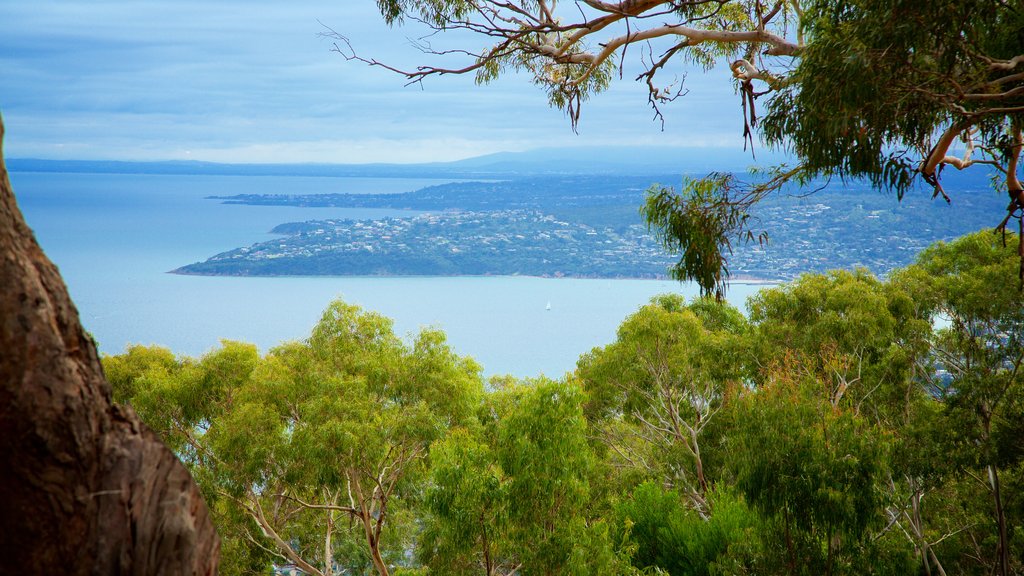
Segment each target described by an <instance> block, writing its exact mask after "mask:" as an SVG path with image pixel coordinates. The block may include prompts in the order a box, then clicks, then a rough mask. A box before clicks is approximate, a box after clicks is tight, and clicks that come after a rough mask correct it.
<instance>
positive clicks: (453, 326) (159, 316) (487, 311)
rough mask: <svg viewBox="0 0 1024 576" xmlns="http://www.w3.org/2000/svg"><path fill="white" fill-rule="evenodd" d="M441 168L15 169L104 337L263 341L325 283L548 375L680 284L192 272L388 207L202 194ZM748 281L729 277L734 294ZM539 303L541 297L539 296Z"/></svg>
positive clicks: (499, 360)
mask: <svg viewBox="0 0 1024 576" xmlns="http://www.w3.org/2000/svg"><path fill="white" fill-rule="evenodd" d="M450 181H451V180H431V179H410V178H339V177H301V176H294V177H293V176H181V175H154V174H79V173H35V172H12V173H11V182H12V185H13V186H14V191H15V195H16V197H17V199H18V203H19V206H20V207H21V209H22V211H23V213H24V214H25V219H26V220H27V221H28V224H29V226H31V227H32V229H33V230H34V231H35V233H36V237H37V239H38V240H39V243H40V244H41V245H42V247H43V249H44V250H45V251H46V253H47V255H48V256H49V257H50V258H51V259H52V260H53V261H54V262H55V263H56V264H57V266H58V267H59V268H60V271H61V274H62V275H63V277H64V280H65V282H66V283H67V285H68V290H69V291H70V293H71V297H72V299H73V300H74V302H75V304H76V306H77V307H78V310H79V314H80V316H81V318H82V323H83V324H84V326H85V328H86V329H87V330H88V331H89V332H90V333H92V335H93V336H94V337H95V338H96V340H97V341H98V343H99V348H100V352H101V353H104V354H118V353H120V352H122V351H123V350H124V349H125V347H126V346H128V345H130V344H146V345H150V344H156V345H161V346H166V347H168V348H170V349H171V350H172V351H174V352H175V353H177V354H181V355H189V356H199V355H202V354H204V353H206V352H208V351H210V350H211V349H214V348H215V347H216V346H218V343H219V342H220V340H221V339H227V340H239V341H244V342H251V343H254V344H256V345H257V346H258V347H259V348H260V350H261V351H264V352H265V351H267V350H269V349H270V348H271V347H273V346H275V345H277V344H280V343H282V342H285V341H289V340H302V339H304V338H306V337H307V336H308V335H309V332H310V330H311V329H312V327H313V326H314V325H315V324H316V322H317V321H318V320H319V318H320V315H321V314H322V312H323V310H324V309H325V308H326V307H327V305H328V304H329V303H330V302H331V301H332V300H334V299H336V298H341V299H343V300H345V301H346V302H349V303H351V304H356V305H358V306H361V307H362V308H364V309H366V310H372V311H375V312H379V313H381V314H383V315H385V316H388V317H389V318H391V319H393V321H394V327H395V331H396V333H398V334H399V335H401V336H405V337H411V335H413V334H415V333H416V332H417V331H418V330H420V329H421V328H423V327H427V326H429V327H436V328H440V329H442V330H444V332H445V333H446V334H447V336H448V341H449V344H450V345H451V346H452V348H453V349H454V351H455V352H456V353H458V354H461V355H466V356H471V357H473V358H474V359H475V360H476V361H477V362H479V363H480V364H481V365H482V366H483V369H484V373H485V374H486V375H499V374H511V375H514V376H518V377H532V376H538V375H542V374H543V375H546V376H549V377H560V376H562V375H563V374H564V373H565V372H567V371H570V370H572V369H573V368H574V367H575V364H576V361H577V359H578V358H579V356H580V355H581V354H583V353H585V352H587V351H589V350H591V349H592V348H594V347H595V346H603V345H606V344H608V343H610V342H612V341H613V340H614V339H615V331H616V329H617V328H618V326H619V324H620V323H621V322H622V321H623V319H625V317H626V316H627V315H629V314H631V313H633V312H635V311H636V310H637V308H639V307H640V306H642V305H644V304H645V303H647V302H648V301H649V300H650V298H651V297H652V296H655V295H657V294H662V293H670V292H672V293H681V294H683V295H686V296H687V297H692V296H694V295H696V293H697V288H696V286H695V285H691V284H680V283H678V282H673V281H667V280H666V281H656V280H593V279H586V280H583V279H567V278H558V279H556V278H530V277H518V276H516V277H283V278H249V277H201V276H181V275H175V274H169V273H168V271H170V270H173V269H175V268H177V267H179V266H182V265H184V264H189V263H192V262H197V261H201V260H205V259H206V258H208V257H210V256H212V255H214V254H216V253H219V252H222V251H225V250H230V249H232V248H237V247H240V246H248V245H250V244H252V243H254V242H260V241H264V240H268V239H270V238H273V235H271V234H269V230H270V229H271V228H273V227H274V226H276V225H278V224H281V223H284V222H295V221H303V220H314V219H325V218H379V217H383V216H389V215H398V214H408V212H400V211H396V210H377V209H338V208H300V207H285V206H243V205H228V204H222V203H219V202H218V201H214V200H208V199H206V197H207V196H210V195H231V194H242V193H254V194H327V193H345V192H349V193H374V192H376V193H398V192H406V191H412V190H415V189H418V188H421V187H424V186H429V185H431V184H440V183H443V182H450ZM758 289H760V286H758V285H747V284H734V285H733V286H732V287H731V289H730V293H729V300H730V301H731V302H732V303H733V304H734V305H737V306H739V307H740V308H741V309H742V308H743V304H744V302H745V301H746V299H747V297H749V296H750V295H751V294H753V293H755V292H756V291H757V290H758ZM549 304H550V307H549V306H548V305H549Z"/></svg>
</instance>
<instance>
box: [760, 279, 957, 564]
mask: <svg viewBox="0 0 1024 576" xmlns="http://www.w3.org/2000/svg"><path fill="white" fill-rule="evenodd" d="M916 296H917V295H916V294H913V293H911V292H908V291H907V290H905V287H904V285H903V284H902V283H893V282H883V281H881V280H879V279H877V278H875V277H874V276H872V275H871V274H869V273H867V272H866V271H864V270H858V271H854V272H846V271H833V272H830V273H828V274H807V275H804V276H802V277H800V278H799V279H798V280H796V281H794V282H791V283H788V284H785V285H782V286H779V287H777V288H772V289H766V290H763V291H762V292H760V293H759V294H757V295H756V296H754V297H753V298H751V300H750V303H749V306H750V316H751V323H752V324H753V325H754V330H753V332H754V334H755V338H754V339H753V343H754V344H753V350H754V351H755V355H756V357H757V361H756V366H757V370H756V371H755V373H754V375H753V377H754V379H755V380H756V381H757V382H758V383H759V384H760V383H764V382H768V381H770V379H771V378H773V377H775V376H774V375H775V374H776V373H777V371H778V370H779V369H780V368H785V369H786V370H788V371H799V372H802V373H803V374H804V376H803V377H804V378H807V379H812V380H814V381H815V382H817V386H818V392H817V394H818V396H819V398H818V399H817V400H816V401H822V402H827V403H828V404H830V405H831V406H833V408H834V409H835V410H843V411H849V412H851V413H852V414H853V415H855V416H857V417H858V418H863V419H865V420H866V421H867V422H868V423H870V424H871V425H872V426H874V427H877V428H878V429H879V430H883V431H885V434H886V435H888V437H889V439H890V444H891V445H890V446H889V448H888V449H889V450H891V451H892V453H893V454H894V456H893V457H892V458H891V463H890V464H889V465H887V466H886V467H885V468H884V478H883V480H882V481H881V482H879V484H878V485H877V486H876V489H877V490H878V491H879V493H881V494H885V495H886V498H887V500H886V502H885V504H886V508H885V514H886V517H887V529H888V530H890V531H892V532H893V533H895V534H901V535H903V536H905V538H906V539H907V541H908V542H909V543H910V544H911V545H912V546H913V547H914V549H915V552H916V555H917V556H918V558H919V560H920V562H921V565H922V569H923V570H924V572H925V573H926V574H932V573H938V574H944V573H945V572H944V569H943V562H942V560H941V559H940V557H939V554H938V553H937V552H936V550H934V549H933V547H932V546H931V545H930V544H931V543H932V542H935V541H940V540H943V539H945V538H947V537H949V536H950V535H953V534H955V533H957V532H958V531H960V530H961V529H963V528H964V526H966V525H967V524H968V522H965V521H963V518H962V517H961V516H959V515H956V514H946V515H939V516H936V515H933V514H927V513H925V512H926V511H927V510H929V509H931V503H932V502H933V501H934V502H935V504H936V506H935V508H936V509H938V507H939V506H941V505H942V504H941V501H942V500H944V499H946V498H947V496H948V495H947V494H943V493H940V492H938V490H940V489H941V488H942V486H943V485H944V477H945V472H946V471H947V468H946V467H945V466H944V465H943V456H942V452H941V448H940V443H939V441H938V438H937V436H936V434H935V430H936V427H937V424H936V419H937V406H936V405H935V402H934V399H933V397H932V395H931V394H932V393H933V389H932V387H931V386H930V383H931V382H932V380H933V379H932V374H933V373H934V366H933V364H932V363H931V361H930V354H931V341H930V337H931V334H932V323H931V315H930V313H929V311H928V309H927V307H926V306H925V305H924V303H923V301H922V300H921V299H920V298H919V297H916ZM951 556H955V554H952V555H951Z"/></svg>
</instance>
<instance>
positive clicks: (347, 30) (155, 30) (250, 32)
mask: <svg viewBox="0 0 1024 576" xmlns="http://www.w3.org/2000/svg"><path fill="white" fill-rule="evenodd" d="M318 21H319V22H323V23H324V24H326V25H329V26H331V27H332V28H334V29H336V30H338V31H339V32H341V33H344V34H346V35H348V36H349V37H350V38H351V39H352V41H353V44H354V45H355V46H356V48H357V49H358V50H359V51H360V53H361V54H363V55H366V56H373V57H376V58H378V59H381V60H386V61H388V62H394V63H396V64H398V65H401V66H413V65H415V64H416V63H417V62H419V61H421V60H422V59H423V56H422V55H421V54H420V53H419V52H418V51H417V50H416V49H415V48H414V47H412V46H411V45H410V43H409V40H408V38H409V37H415V36H419V35H420V34H421V31H419V30H416V29H411V28H394V29H391V28H388V27H387V26H385V25H384V24H383V22H382V20H381V17H380V14H379V13H378V12H377V6H376V2H375V1H374V0H331V1H327V0H296V1H293V2H279V1H275V2H269V1H263V0H246V1H236V0H217V1H215V2H209V1H197V0H173V1H164V0H90V1H88V2H84V1H82V0H61V1H56V0H10V1H6V2H2V3H0V113H2V114H3V117H4V121H5V124H6V127H7V139H6V143H5V152H6V155H7V156H8V157H10V158H81V159H124V160H164V159H198V160H208V161H217V162H344V163H348V162H421V161H437V160H454V159H459V158H464V157H469V156H476V155H480V154H487V153H491V152H498V151H520V150H527V149H531V148H539V147H547V146H592V145H593V146H601V145H608V144H615V145H665V146H697V147H703V146H716V147H717V146H725V147H728V148H730V149H731V150H735V149H736V148H741V147H742V139H741V136H740V134H741V131H742V124H741V122H742V120H741V117H740V114H739V106H740V102H739V98H738V97H737V96H736V95H735V94H734V92H733V88H732V84H731V82H730V78H729V72H728V70H727V69H725V68H724V67H723V68H720V69H717V70H714V71H713V72H711V73H710V74H708V75H703V74H701V73H699V72H694V73H691V74H690V75H689V77H688V78H687V86H688V87H689V89H690V94H689V95H687V96H686V97H685V98H683V99H680V100H679V101H677V102H676V103H674V104H671V105H669V106H668V107H667V108H666V109H665V112H666V114H665V116H666V123H665V129H664V131H662V129H661V125H660V123H658V122H654V121H652V114H651V111H650V109H649V108H648V107H647V100H646V92H645V88H644V87H643V86H641V85H639V84H637V83H635V82H633V80H632V77H631V76H629V75H628V74H627V75H626V77H625V79H624V80H622V81H619V82H617V83H616V84H615V86H614V88H613V89H612V90H610V91H608V92H606V93H604V94H601V95H599V96H598V97H597V98H596V100H592V101H591V102H589V103H587V104H586V105H585V108H584V111H583V118H582V121H581V123H580V129H579V132H580V133H579V135H575V134H573V133H572V131H571V129H570V126H569V122H568V120H567V119H566V117H565V116H564V115H563V113H562V112H561V111H560V110H556V109H551V108H549V107H548V106H547V103H546V98H545V96H544V94H543V93H542V92H541V91H540V90H539V89H537V88H535V87H534V86H532V85H531V84H530V83H529V82H528V80H527V79H526V78H522V77H508V78H505V79H503V80H501V81H499V82H497V83H495V84H492V85H489V86H482V87H481V86H475V85H474V83H473V79H472V78H471V77H453V76H446V77H438V78H431V79H428V80H427V81H426V83H425V85H424V87H423V89H420V88H419V87H415V86H414V87H405V86H404V81H403V79H402V78H401V77H399V76H397V75H395V74H392V73H390V72H387V71H385V70H383V69H379V68H369V67H367V66H365V65H363V64H360V63H357V62H346V61H345V60H344V59H343V58H342V57H341V56H339V55H338V54H335V53H332V52H331V51H330V48H331V43H330V42H329V41H327V40H326V39H324V38H322V37H319V36H318V33H319V32H321V31H323V30H324V29H323V28H322V27H321V24H320V23H319V22H318ZM443 41H444V39H440V40H435V42H443ZM451 64H456V62H451ZM666 80H668V78H666Z"/></svg>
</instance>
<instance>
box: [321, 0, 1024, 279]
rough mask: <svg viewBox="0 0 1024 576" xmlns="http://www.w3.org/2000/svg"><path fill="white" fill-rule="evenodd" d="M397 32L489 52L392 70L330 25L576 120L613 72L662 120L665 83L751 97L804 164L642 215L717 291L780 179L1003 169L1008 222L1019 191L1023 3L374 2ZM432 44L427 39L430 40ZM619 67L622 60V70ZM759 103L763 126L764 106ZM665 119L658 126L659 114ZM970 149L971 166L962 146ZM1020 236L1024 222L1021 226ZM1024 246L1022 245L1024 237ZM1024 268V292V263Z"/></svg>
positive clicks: (773, 132)
mask: <svg viewBox="0 0 1024 576" xmlns="http://www.w3.org/2000/svg"><path fill="white" fill-rule="evenodd" d="M378 6H379V7H380V9H381V13H382V14H383V16H384V18H385V20H386V21H387V22H388V23H389V24H402V23H403V22H405V21H415V22H418V23H420V24H421V25H423V26H425V27H426V28H427V29H428V32H438V31H442V32H443V31H453V30H454V31H461V32H468V33H469V37H470V38H472V37H473V35H475V37H476V38H479V39H480V40H481V44H482V45H479V46H471V45H467V44H468V43H470V42H472V41H471V40H465V38H467V35H465V34H463V35H460V36H459V38H460V40H459V42H462V44H460V45H456V46H454V47H451V48H436V47H435V44H434V43H436V42H437V41H438V40H437V38H436V37H434V35H433V34H430V35H429V37H430V38H431V39H430V40H429V41H428V40H426V39H425V40H423V41H422V42H420V43H419V45H418V47H419V48H420V50H422V51H423V53H424V58H425V59H433V58H434V57H436V58H438V59H441V60H444V59H447V60H445V62H450V61H451V60H456V61H457V62H456V63H454V64H446V63H433V61H432V62H431V63H427V64H424V65H422V66H419V67H417V68H415V69H412V70H400V69H398V68H395V67H393V66H390V65H388V64H387V63H384V62H380V61H378V60H375V59H373V58H367V57H364V56H361V55H359V53H357V52H356V51H355V49H354V48H353V46H352V45H351V43H350V42H349V41H348V39H347V38H346V37H345V36H344V35H343V34H341V33H339V32H336V31H334V30H330V29H328V31H327V33H326V35H327V36H329V37H331V38H333V39H334V40H335V50H336V51H337V52H339V53H340V54H342V55H343V56H344V57H345V58H347V59H349V60H357V61H361V62H365V63H367V64H369V65H372V66H382V67H384V68H387V69H389V70H392V71H394V72H396V73H399V74H402V75H403V76H405V78H406V79H408V80H409V81H410V82H422V81H423V80H424V79H426V78H428V77H430V76H440V75H445V74H469V73H472V74H475V75H476V79H477V81H478V82H488V81H491V80H493V79H495V78H497V77H498V76H499V75H500V74H502V73H504V72H519V73H525V74H527V75H528V76H529V77H530V79H531V80H532V82H533V83H534V84H536V85H537V86H539V87H540V88H541V89H542V90H544V92H545V93H546V94H547V97H548V101H549V102H550V104H551V105H552V106H557V107H559V108H562V109H564V110H565V111H566V113H567V115H568V116H569V119H570V122H571V124H572V125H573V126H574V127H575V126H576V124H577V123H578V122H579V121H580V109H581V106H582V104H583V102H584V101H586V100H587V99H588V98H589V97H591V96H593V95H594V94H597V93H599V92H601V91H602V90H603V89H605V88H607V87H608V86H609V85H610V83H611V82H612V81H613V77H614V75H615V72H616V68H617V69H618V70H617V71H618V73H619V76H620V77H621V76H622V75H624V74H625V71H626V70H629V71H631V72H630V74H631V75H633V74H634V73H635V80H637V81H640V82H644V83H645V84H646V86H647V89H648V102H649V104H650V105H651V106H652V107H653V108H654V111H655V114H656V116H657V117H661V116H662V115H661V109H660V107H661V105H663V104H665V103H667V102H671V101H673V100H675V99H676V98H678V97H679V96H681V95H682V94H683V93H684V90H683V85H682V83H681V82H679V81H678V80H677V78H678V76H676V77H675V78H676V79H674V80H672V81H670V82H667V83H666V82H664V81H662V80H661V75H662V73H665V72H668V71H670V70H676V71H678V70H679V68H680V67H682V68H683V69H684V70H685V69H686V68H688V67H693V68H697V69H699V70H704V71H707V70H710V69H711V68H713V67H714V66H715V65H716V64H717V63H719V62H721V61H725V60H727V61H729V68H730V70H731V72H732V77H733V79H734V82H735V86H736V89H737V92H738V95H739V97H740V101H741V103H742V105H743V118H742V120H743V125H744V136H745V138H747V140H749V141H750V143H751V145H753V144H754V141H755V139H758V138H760V139H761V140H763V142H765V143H767V144H768V145H769V146H773V147H777V148H780V149H783V150H787V151H790V152H792V153H794V154H795V156H796V159H797V163H796V165H794V166H779V167H775V168H771V169H769V170H767V171H766V173H765V174H764V175H763V176H760V177H758V178H756V179H754V180H752V181H750V182H743V181H741V180H739V179H738V178H736V177H735V176H733V175H723V174H712V175H710V176H709V177H707V178H703V179H694V180H689V181H688V182H687V183H686V184H685V185H684V189H683V190H681V191H680V192H678V193H677V192H676V191H675V190H673V189H670V188H662V187H654V188H652V189H651V190H650V191H649V199H648V203H647V206H646V208H645V212H646V215H647V217H648V221H649V222H650V223H651V225H652V227H654V228H655V229H656V231H657V233H658V234H659V236H661V238H662V240H663V241H664V243H665V244H666V247H668V248H669V249H670V250H672V251H674V252H680V253H681V254H682V257H681V259H680V261H679V262H678V263H677V264H676V265H675V266H674V268H673V270H672V274H673V275H674V276H675V277H677V278H680V279H687V280H695V281H697V283H698V284H699V285H700V287H701V290H702V292H703V293H705V294H716V295H717V296H719V297H721V295H722V292H723V291H724V289H725V285H726V282H727V280H728V268H727V265H726V262H727V258H728V256H729V254H730V253H731V250H732V245H733V242H735V241H751V240H754V239H755V238H756V239H758V240H759V241H763V240H764V239H765V236H764V234H763V233H759V231H758V230H756V229H755V227H754V226H755V225H754V222H753V221H752V220H751V219H750V218H749V210H750V208H751V207H752V206H753V205H754V204H756V202H757V201H759V200H760V199H761V198H763V197H764V196H765V195H766V194H769V193H771V192H773V191H776V190H779V189H780V188H782V187H783V186H784V185H786V184H787V183H788V182H793V181H795V182H797V183H798V184H801V185H805V184H807V183H809V182H811V181H812V180H813V179H815V178H821V177H840V178H849V177H866V178H868V179H869V180H870V181H871V182H872V183H874V184H875V185H878V186H883V187H885V188H889V189H892V190H895V192H896V193H897V196H899V197H902V194H903V193H904V192H905V191H907V190H908V189H910V188H911V187H912V186H913V185H914V183H915V181H917V180H922V181H924V182H925V183H927V184H928V185H930V186H932V187H934V189H935V192H936V194H941V195H943V196H944V197H947V198H948V196H947V195H946V193H945V192H944V190H943V188H942V185H941V183H940V177H941V170H942V167H944V166H947V165H952V166H954V167H956V168H958V169H963V168H966V167H968V166H970V165H973V164H982V165H988V166H991V167H994V168H995V169H997V170H999V171H1001V172H1002V180H1003V182H1004V183H1005V186H1006V189H1007V190H1008V192H1009V193H1010V197H1011V203H1010V205H1009V207H1008V209H1007V215H1006V219H1005V220H1004V221H1003V222H1002V223H1001V224H1000V225H999V227H1003V226H1005V225H1006V224H1007V222H1008V221H1009V219H1010V218H1011V217H1014V215H1015V214H1016V213H1017V211H1018V210H1019V209H1022V208H1024V196H1022V195H1021V191H1022V187H1021V184H1020V180H1019V177H1018V175H1017V174H1018V164H1019V158H1020V154H1021V150H1022V149H1024V139H1022V126H1024V124H1022V120H1021V118H1022V113H1024V52H1022V46H1024V42H1022V40H1021V30H1022V28H1024V11H1021V10H1020V8H1019V6H1016V5H1015V4H1014V3H1011V2H1005V0H981V1H979V2H970V3H964V2H955V1H953V0H939V1H938V2H917V1H915V0H897V1H890V0H807V1H797V0H767V1H766V0H683V1H679V0H618V1H615V0H613V1H605V0H575V1H573V2H557V1H556V0H512V1H504V0H438V1H431V2H424V1H422V0H379V1H378ZM426 37H427V36H425V38H426ZM627 58H629V60H628V63H627ZM764 97H767V101H766V102H765V103H764V104H763V105H762V107H763V108H764V109H766V110H767V115H766V116H765V117H764V118H763V119H759V118H758V113H757V106H758V100H760V99H761V98H764ZM662 120H664V119H663V118H662ZM958 139H959V140H960V141H962V142H963V144H964V152H963V155H962V156H956V155H955V154H953V153H952V149H953V146H954V144H955V143H956V142H957V140H958ZM1021 226H1022V227H1024V223H1022V224H1021ZM1021 249H1022V253H1024V244H1022V245H1021ZM1020 276H1021V279H1022V282H1024V257H1022V259H1021V269H1020Z"/></svg>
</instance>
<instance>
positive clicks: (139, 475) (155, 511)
mask: <svg viewBox="0 0 1024 576" xmlns="http://www.w3.org/2000/svg"><path fill="white" fill-rule="evenodd" d="M3 132H4V130H3V122H2V121H0V140H2V138H3ZM0 254H2V257H0V286H2V289H0V326H2V329H0V350H3V353H2V354H0V406H2V408H0V437H2V438H3V441H2V442H0V463H3V466H4V474H3V475H2V476H0V533H2V534H3V535H4V536H3V539H2V540H0V556H2V557H3V563H4V565H5V566H8V567H11V568H12V569H14V570H18V569H20V570H26V571H32V572H36V573H50V574H58V573H63V574H99V573H106V574H113V573H118V574H139V575H143V574H183V575H185V574H204V575H205V574H213V573H215V572H216V570H217V558H218V548H219V541H218V538H217V535H216V533H215V532H214V529H213V525H212V523H211V522H210V516H209V511H208V509H207V507H206V504H205V503H204V502H203V499H202V496H201V494H200V492H199V490H198V488H197V487H196V485H195V483H194V482H193V481H192V478H191V477H190V476H189V474H188V471H187V470H186V469H185V468H184V467H183V466H182V465H181V463H180V462H178V460H177V458H176V457H175V455H174V454H173V453H172V452H171V451H170V450H168V449H167V447H165V446H164V445H163V444H162V443H161V442H160V439H159V438H157V436H156V435H155V434H154V433H153V432H152V431H151V430H150V429H149V428H148V427H147V426H145V425H144V424H142V423H141V422H140V421H139V419H138V417H137V416H136V415H135V414H134V413H133V412H132V411H131V410H130V409H125V408H123V407H121V406H119V405H117V404H114V403H113V402H112V401H111V389H110V385H109V384H108V383H107V381H106V380H105V378H104V376H103V370H102V368H101V366H100V361H99V355H98V354H97V352H96V345H95V343H94V342H93V340H92V338H91V337H89V335H88V334H87V333H86V332H85V330H84V329H83V328H82V326H81V324H80V323H79V319H78V312H77V311H76V310H75V306H74V304H73V303H72V302H71V298H70V297H69V296H68V293H67V289H66V288H65V286H64V282H63V281H62V280H61V277H60V274H59V273H58V271H57V268H56V267H55V266H54V265H53V264H52V263H51V262H50V261H49V259H47V257H46V256H45V255H44V254H43V251H42V249H40V247H39V245H38V244H37V243H36V241H35V238H34V236H33V235H32V232H31V230H30V229H29V228H28V226H27V225H26V223H25V221H24V219H23V218H22V216H21V212H20V211H19V210H18V206H17V203H16V202H15V199H14V192H13V190H12V188H11V183H10V180H9V178H8V176H7V169H6V167H5V166H4V164H3V155H2V148H0Z"/></svg>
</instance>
